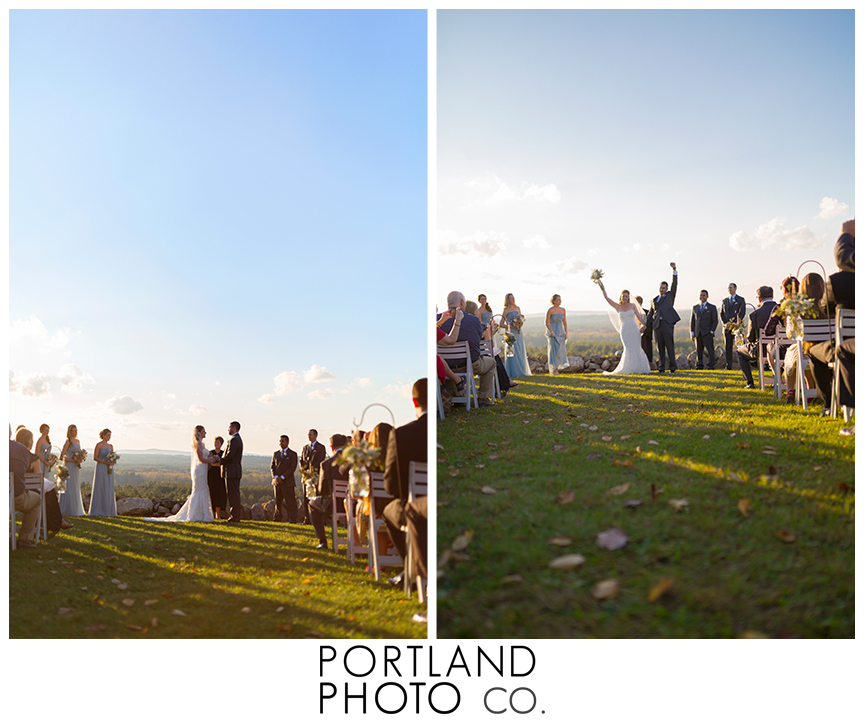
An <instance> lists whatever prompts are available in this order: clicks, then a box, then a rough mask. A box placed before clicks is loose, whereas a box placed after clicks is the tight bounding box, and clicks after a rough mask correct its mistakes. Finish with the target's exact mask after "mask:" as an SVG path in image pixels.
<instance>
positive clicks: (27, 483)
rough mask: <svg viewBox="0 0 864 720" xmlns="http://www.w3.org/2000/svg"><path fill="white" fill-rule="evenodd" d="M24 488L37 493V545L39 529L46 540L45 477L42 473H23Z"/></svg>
mask: <svg viewBox="0 0 864 720" xmlns="http://www.w3.org/2000/svg"><path fill="white" fill-rule="evenodd" d="M24 488H25V489H26V490H32V491H33V492H38V493H39V520H37V521H36V544H37V545H38V544H39V532H40V531H41V532H42V538H43V540H46V541H47V540H48V523H47V522H46V521H45V479H44V478H43V477H42V473H36V472H28V473H24ZM13 507H14V505H13Z"/></svg>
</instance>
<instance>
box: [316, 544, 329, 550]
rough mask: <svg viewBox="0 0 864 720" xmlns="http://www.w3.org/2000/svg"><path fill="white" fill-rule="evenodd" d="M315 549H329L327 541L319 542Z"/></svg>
mask: <svg viewBox="0 0 864 720" xmlns="http://www.w3.org/2000/svg"><path fill="white" fill-rule="evenodd" d="M315 549H316V550H326V549H327V543H318V544H317V545H316V546H315Z"/></svg>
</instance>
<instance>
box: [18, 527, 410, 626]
mask: <svg viewBox="0 0 864 720" xmlns="http://www.w3.org/2000/svg"><path fill="white" fill-rule="evenodd" d="M70 520H71V522H72V523H73V524H74V528H72V529H71V530H65V531H63V532H61V533H59V534H58V535H56V536H55V537H54V538H51V539H50V540H49V541H48V542H47V543H43V542H40V543H39V547H38V548H36V549H35V550H18V551H16V552H10V556H9V636H10V637H12V638H134V637H152V638H425V637H426V625H425V624H419V623H415V622H413V621H412V617H413V615H414V613H415V612H417V611H419V610H425V606H422V607H421V606H420V605H419V604H418V603H417V600H416V597H417V596H416V595H415V596H414V598H413V599H408V598H406V596H405V595H404V593H403V592H402V590H401V589H396V588H393V587H392V586H390V584H389V583H386V582H384V580H383V579H382V581H380V582H375V579H374V578H373V577H372V576H371V575H369V574H368V573H366V572H365V571H364V568H365V566H366V561H365V558H360V559H358V561H357V564H356V565H353V566H352V565H351V564H349V563H348V562H347V561H346V559H345V554H344V548H343V552H342V554H341V555H339V556H337V555H335V554H334V553H333V552H332V551H329V552H322V551H320V550H315V549H314V546H315V544H317V540H316V539H315V535H314V532H313V530H312V528H311V527H310V526H302V525H287V524H284V523H272V522H244V523H241V524H240V525H230V524H226V523H224V522H222V523H151V522H147V521H144V520H140V519H133V518H123V517H119V518H86V517H79V518H70ZM343 533H344V530H343Z"/></svg>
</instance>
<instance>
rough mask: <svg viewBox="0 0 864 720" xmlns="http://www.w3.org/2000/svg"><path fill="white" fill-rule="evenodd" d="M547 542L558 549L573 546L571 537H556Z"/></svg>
mask: <svg viewBox="0 0 864 720" xmlns="http://www.w3.org/2000/svg"><path fill="white" fill-rule="evenodd" d="M546 542H547V543H548V544H549V545H555V546H556V547H567V546H568V545H572V544H573V541H572V540H571V539H570V538H569V537H564V536H563V535H556V536H555V537H553V538H549V539H548V540H547V541H546Z"/></svg>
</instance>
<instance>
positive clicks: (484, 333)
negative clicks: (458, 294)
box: [465, 300, 492, 340]
mask: <svg viewBox="0 0 864 720" xmlns="http://www.w3.org/2000/svg"><path fill="white" fill-rule="evenodd" d="M465 312H466V313H468V314H469V315H473V316H474V317H476V318H477V319H478V320H480V316H481V314H482V313H481V312H480V307H479V306H478V305H477V303H475V302H474V301H473V300H466V301H465ZM480 328H481V332H480V337H481V338H483V339H484V340H491V339H492V333H491V332H490V330H489V328H488V327H487V326H486V325H484V324H483V321H482V320H480Z"/></svg>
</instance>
